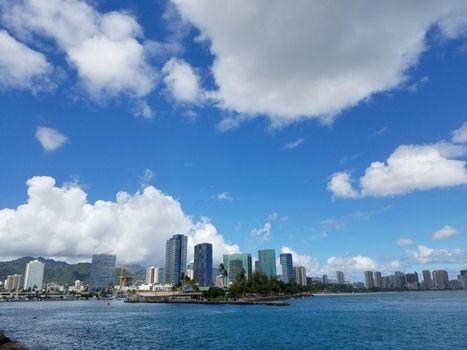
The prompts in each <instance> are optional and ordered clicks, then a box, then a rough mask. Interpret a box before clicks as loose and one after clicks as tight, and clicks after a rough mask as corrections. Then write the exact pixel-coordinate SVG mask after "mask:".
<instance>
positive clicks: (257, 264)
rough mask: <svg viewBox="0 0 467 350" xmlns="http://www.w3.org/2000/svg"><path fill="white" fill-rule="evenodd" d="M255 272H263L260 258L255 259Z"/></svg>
mask: <svg viewBox="0 0 467 350" xmlns="http://www.w3.org/2000/svg"><path fill="white" fill-rule="evenodd" d="M255 272H261V265H260V262H259V260H255Z"/></svg>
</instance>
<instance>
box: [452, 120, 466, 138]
mask: <svg viewBox="0 0 467 350" xmlns="http://www.w3.org/2000/svg"><path fill="white" fill-rule="evenodd" d="M452 142H454V143H466V142H467V122H465V123H464V124H462V126H461V127H460V128H459V129H456V130H454V131H453V132H452Z"/></svg>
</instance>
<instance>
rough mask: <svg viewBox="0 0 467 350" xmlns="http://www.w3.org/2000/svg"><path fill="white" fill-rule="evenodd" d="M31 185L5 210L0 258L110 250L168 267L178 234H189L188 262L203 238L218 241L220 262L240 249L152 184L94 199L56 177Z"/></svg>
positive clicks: (0, 219) (85, 255)
mask: <svg viewBox="0 0 467 350" xmlns="http://www.w3.org/2000/svg"><path fill="white" fill-rule="evenodd" d="M27 186H28V201H27V203H24V204H21V205H19V206H18V207H17V208H16V209H2V210H0V241H2V242H3V243H2V245H1V246H0V256H8V257H11V256H17V257H18V256H24V255H34V256H37V255H42V256H48V257H68V258H70V259H74V260H76V259H77V258H81V259H86V260H87V259H89V258H90V256H91V254H94V253H104V252H105V253H113V254H116V255H117V257H118V260H119V262H124V263H137V262H148V263H157V264H159V265H162V266H163V263H164V258H165V241H166V240H167V239H168V238H170V237H171V236H172V235H173V234H176V233H183V234H186V235H188V260H191V259H192V258H193V247H194V245H195V244H197V243H201V242H210V243H212V244H213V250H214V261H215V262H219V261H221V259H222V254H223V253H236V252H239V247H238V245H236V244H229V243H227V242H226V241H225V240H224V237H223V236H222V235H220V234H219V233H218V232H217V229H216V227H215V226H214V225H213V224H212V223H211V222H210V220H209V219H208V218H201V220H200V221H198V222H195V221H193V220H192V218H191V217H189V216H188V215H186V214H185V213H184V212H183V210H182V207H181V205H180V203H179V202H178V201H177V200H176V199H174V198H173V197H171V196H169V195H166V194H164V193H162V192H161V191H160V190H158V189H157V188H155V187H153V186H147V187H145V188H144V189H143V190H142V191H138V192H136V193H135V194H130V193H127V192H118V193H117V194H116V198H115V201H104V200H97V201H96V202H95V203H89V202H88V200H87V193H86V192H85V191H84V190H83V189H82V188H81V187H80V186H79V185H78V184H69V185H64V186H62V187H58V186H56V183H55V179H54V178H52V177H47V176H36V177H33V178H31V179H29V180H28V181H27Z"/></svg>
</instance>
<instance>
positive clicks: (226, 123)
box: [217, 117, 240, 132]
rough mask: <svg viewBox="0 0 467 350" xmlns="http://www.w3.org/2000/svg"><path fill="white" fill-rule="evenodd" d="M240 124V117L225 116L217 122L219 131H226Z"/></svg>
mask: <svg viewBox="0 0 467 350" xmlns="http://www.w3.org/2000/svg"><path fill="white" fill-rule="evenodd" d="M239 126H240V118H233V117H226V118H223V119H222V120H221V121H220V122H219V123H218V124H217V128H218V129H219V131H222V132H227V131H232V130H235V129H237V128H238V127H239Z"/></svg>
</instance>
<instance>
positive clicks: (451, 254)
mask: <svg viewBox="0 0 467 350" xmlns="http://www.w3.org/2000/svg"><path fill="white" fill-rule="evenodd" d="M407 255H408V256H409V257H411V258H413V259H414V260H415V261H416V262H418V263H420V264H431V263H449V264H451V263H452V264H462V263H467V254H466V252H465V251H464V250H463V249H460V248H455V249H452V250H449V249H435V248H429V247H427V246H426V245H419V246H418V247H417V250H407Z"/></svg>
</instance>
